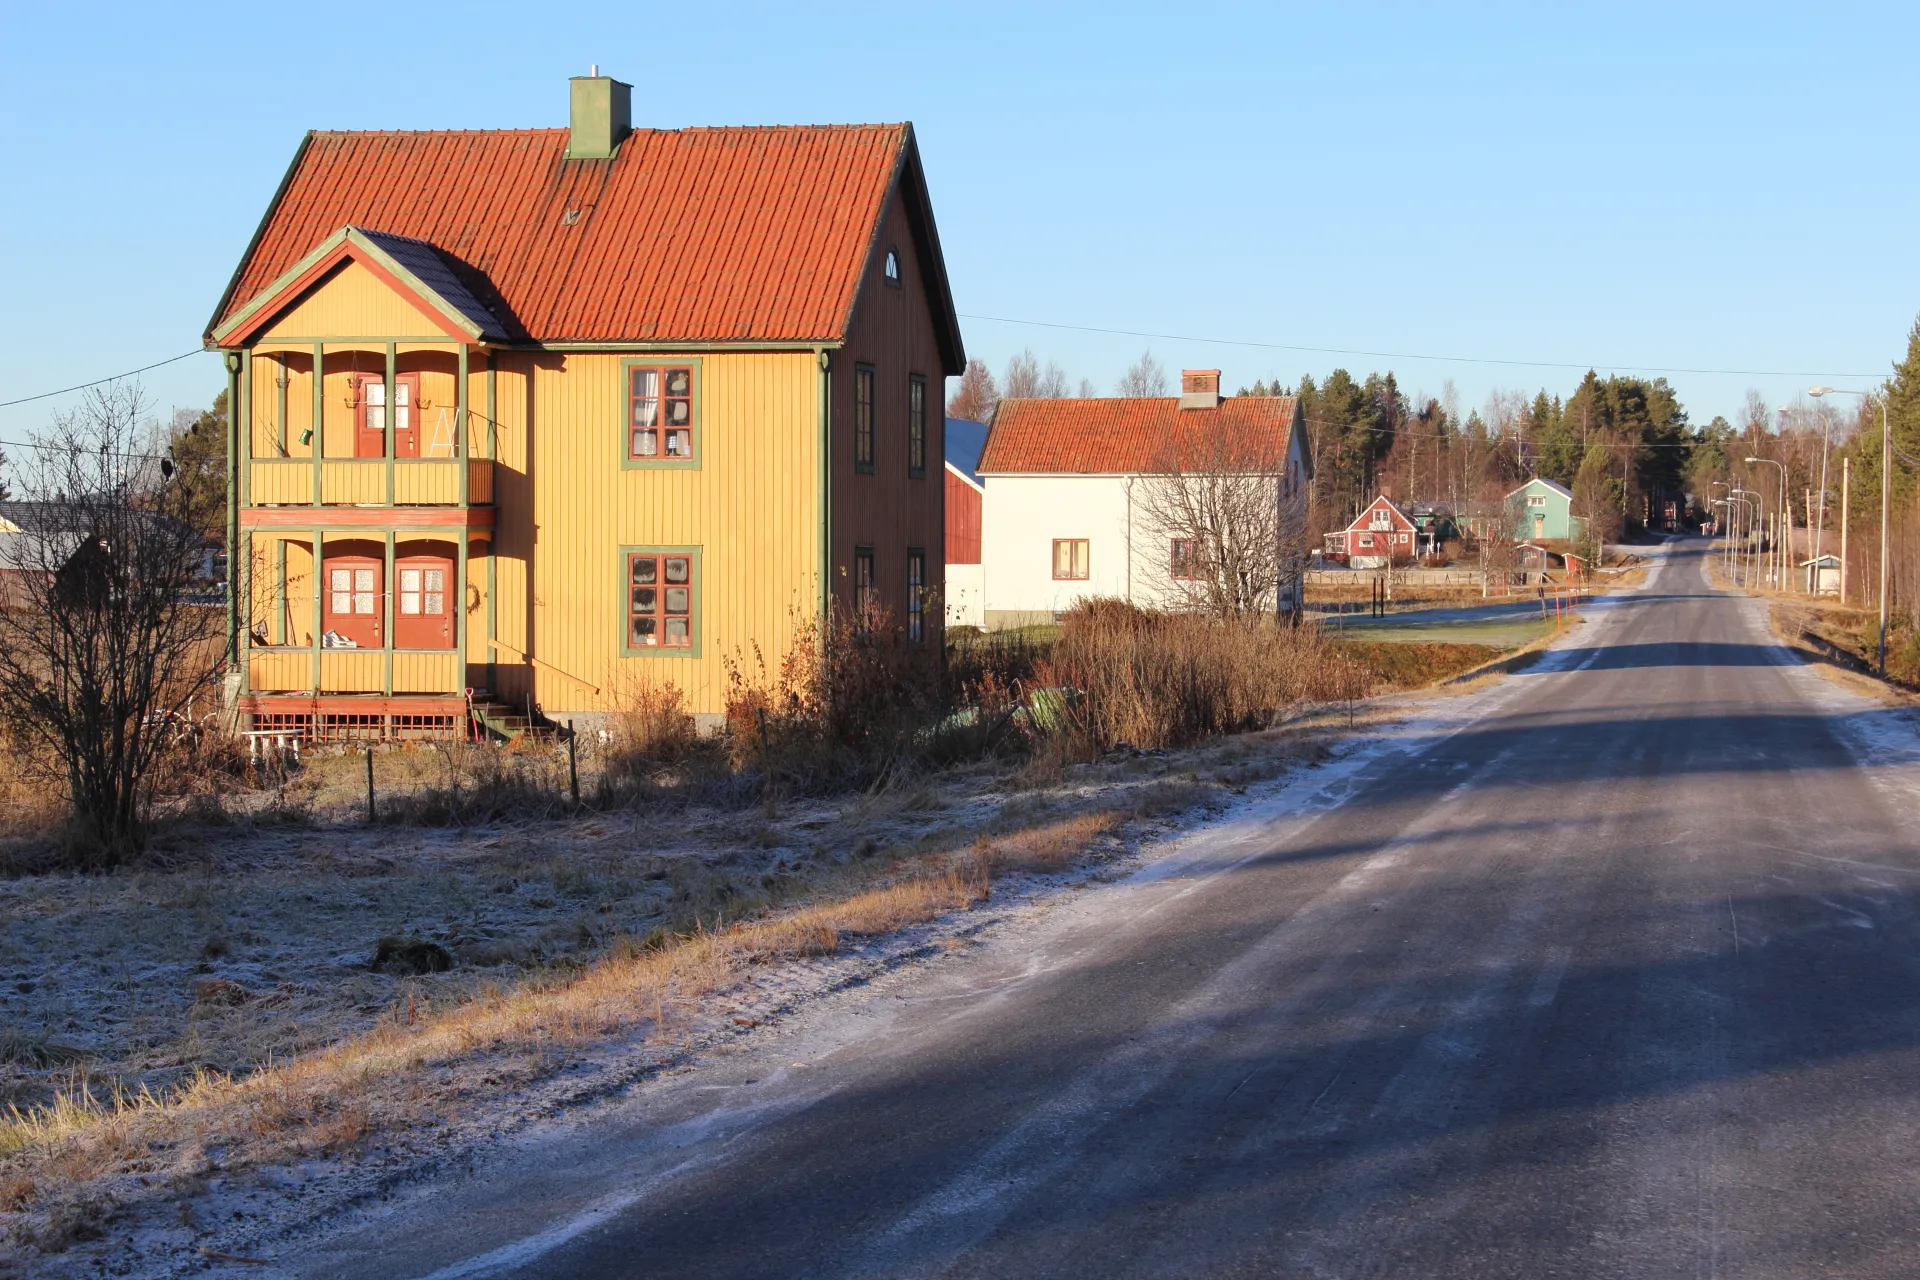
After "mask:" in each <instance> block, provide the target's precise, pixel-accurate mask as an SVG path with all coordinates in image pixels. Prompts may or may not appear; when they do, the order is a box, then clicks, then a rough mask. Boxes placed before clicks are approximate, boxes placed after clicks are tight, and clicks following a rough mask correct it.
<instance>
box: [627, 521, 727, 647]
mask: <svg viewBox="0 0 1920 1280" xmlns="http://www.w3.org/2000/svg"><path fill="white" fill-rule="evenodd" d="M675 561H685V562H686V563H685V566H684V568H685V577H686V581H684V582H681V581H676V577H677V575H676V573H675V566H674V565H673V563H672V562H675ZM700 561H701V548H699V547H684V546H682V547H662V546H651V547H641V546H623V547H621V548H620V564H619V569H620V594H619V597H618V598H619V600H620V651H621V653H622V654H623V655H625V656H626V657H629V658H697V657H699V656H700V650H701V646H702V644H703V642H704V639H705V636H704V632H705V627H704V626H703V625H702V624H703V621H704V619H703V618H702V616H701V599H700V597H701V590H702V588H703V587H704V586H705V584H706V576H705V574H704V573H703V572H702V565H701V563H700ZM643 566H644V567H643ZM646 567H650V570H651V571H650V572H647V571H645V568H646ZM682 590H684V591H685V592H686V598H685V599H684V601H683V600H678V599H675V598H674V597H673V593H674V592H676V591H682ZM643 592H645V593H647V594H646V595H645V596H644V597H643V595H642V593H643ZM680 619H685V621H686V639H685V641H684V643H676V642H675V641H674V639H673V638H672V636H673V631H674V624H675V623H676V622H677V621H679V620H680ZM643 621H644V622H650V623H651V624H652V626H651V628H650V629H649V633H650V634H651V635H653V636H654V637H655V638H656V640H657V643H652V644H649V643H645V642H644V641H642V640H641V638H640V634H639V624H640V623H641V622H643Z"/></svg>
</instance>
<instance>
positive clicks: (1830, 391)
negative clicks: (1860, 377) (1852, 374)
mask: <svg viewBox="0 0 1920 1280" xmlns="http://www.w3.org/2000/svg"><path fill="white" fill-rule="evenodd" d="M1807 394H1808V395H1810V396H1815V397H1818V396H1859V397H1860V399H1861V400H1863V401H1867V400H1871V399H1872V398H1873V397H1872V396H1870V395H1868V394H1867V393H1866V392H1864V391H1848V390H1846V389H1845V388H1844V387H1808V388H1807ZM1892 476H1893V433H1892V432H1891V431H1890V430H1888V428H1887V397H1885V396H1882V397H1881V398H1880V678H1881V679H1883V680H1884V679H1885V678H1886V675H1887V507H1888V504H1889V498H1890V495H1891V494H1892V491H1893V490H1892Z"/></svg>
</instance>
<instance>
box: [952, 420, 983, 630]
mask: <svg viewBox="0 0 1920 1280" xmlns="http://www.w3.org/2000/svg"><path fill="white" fill-rule="evenodd" d="M946 435H947V467H946V486H947V490H946V492H947V590H946V609H947V625H948V626H949V627H983V626H985V625H986V616H985V613H984V608H985V603H986V602H985V599H984V597H983V594H982V593H983V589H984V586H983V584H984V583H985V580H986V573H985V570H983V569H982V568H981V565H980V503H981V500H982V498H983V497H984V496H985V490H984V489H983V488H982V486H981V484H980V476H979V473H978V472H977V471H975V470H974V468H976V467H978V466H979V465H980V450H981V449H982V448H983V447H984V446H985V445H986V442H987V424H986V423H984V422H973V421H970V420H968V419H966V418H948V419H947V432H946Z"/></svg>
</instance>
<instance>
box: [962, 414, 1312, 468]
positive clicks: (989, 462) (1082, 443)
mask: <svg viewBox="0 0 1920 1280" xmlns="http://www.w3.org/2000/svg"><path fill="white" fill-rule="evenodd" d="M1179 406H1180V398H1179V397H1178V396H1085V397H1063V398H1060V399H1052V398H1045V397H1037V396H1036V397H1014V398H1010V399H1002V400H1001V401H1000V403H999V405H998V406H997V407H996V408H995V409H994V414H993V421H992V423H991V424H990V425H989V427H988V431H987V442H986V447H985V448H984V449H983V450H982V451H981V455H980V461H979V464H978V465H977V467H976V468H975V470H976V472H977V473H978V474H981V475H988V474H994V475H1020V474H1027V475H1137V474H1151V473H1154V472H1159V471H1164V470H1166V461H1165V453H1166V449H1167V448H1168V446H1169V444H1170V443H1172V444H1175V445H1176V447H1185V446H1184V445H1182V444H1180V443H1179V442H1181V441H1192V440H1196V439H1203V438H1204V437H1201V436H1199V435H1198V433H1200V432H1201V431H1203V430H1204V429H1205V428H1208V427H1214V426H1227V427H1234V428H1241V429H1249V428H1250V429H1255V430H1264V431H1267V432H1270V433H1272V435H1271V437H1270V439H1269V440H1267V441H1265V442H1263V443H1260V444H1259V447H1260V448H1261V449H1263V450H1264V449H1265V448H1266V447H1267V446H1268V445H1271V446H1272V447H1273V448H1274V449H1275V450H1276V451H1279V452H1284V450H1285V449H1286V447H1287V446H1288V445H1289V444H1290V443H1291V436H1292V434H1293V430H1294V427H1295V425H1296V424H1297V423H1298V422H1299V421H1300V403H1299V400H1298V398H1297V397H1294V396H1228V397H1226V398H1224V399H1222V400H1221V401H1220V403H1219V405H1218V406H1217V407H1215V408H1212V409H1182V408H1180V407H1179ZM1301 445H1302V452H1303V454H1304V446H1305V441H1304V438H1303V439H1302V441H1301ZM1306 465H1307V467H1308V469H1309V471H1311V466H1312V464H1311V460H1310V459H1306Z"/></svg>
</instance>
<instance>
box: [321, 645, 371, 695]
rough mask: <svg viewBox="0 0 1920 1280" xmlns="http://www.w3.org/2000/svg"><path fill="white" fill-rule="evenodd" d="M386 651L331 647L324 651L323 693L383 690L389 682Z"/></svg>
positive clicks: (322, 654)
mask: <svg viewBox="0 0 1920 1280" xmlns="http://www.w3.org/2000/svg"><path fill="white" fill-rule="evenodd" d="M385 669H386V651H385V650H382V649H327V650H324V651H323V652H322V653H321V654H320V691H321V692H322V693H380V692H381V691H382V687H383V686H384V684H385V682H386V677H385Z"/></svg>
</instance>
